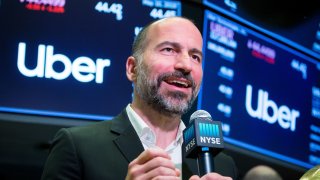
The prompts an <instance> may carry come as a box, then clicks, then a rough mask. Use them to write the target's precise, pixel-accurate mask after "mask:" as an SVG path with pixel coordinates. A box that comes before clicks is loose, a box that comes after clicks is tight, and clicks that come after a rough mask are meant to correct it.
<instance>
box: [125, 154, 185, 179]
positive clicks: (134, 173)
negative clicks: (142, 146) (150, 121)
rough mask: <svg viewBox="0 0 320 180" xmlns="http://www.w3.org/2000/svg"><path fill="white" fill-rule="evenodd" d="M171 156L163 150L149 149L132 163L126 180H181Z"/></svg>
mask: <svg viewBox="0 0 320 180" xmlns="http://www.w3.org/2000/svg"><path fill="white" fill-rule="evenodd" d="M180 174H181V173H180V171H179V170H178V169H177V168H175V166H174V163H173V162H172V161H171V158H170V156H169V155H168V154H167V153H166V152H165V151H164V150H162V149H148V150H145V151H143V152H142V153H141V154H140V155H139V156H138V157H137V158H136V159H134V160H133V161H132V162H130V164H129V167H128V173H127V177H126V180H131V179H177V180H178V179H180V177H179V176H180Z"/></svg>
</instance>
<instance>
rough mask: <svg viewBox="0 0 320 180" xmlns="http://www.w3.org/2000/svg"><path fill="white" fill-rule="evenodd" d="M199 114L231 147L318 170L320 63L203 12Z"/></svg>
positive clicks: (217, 16) (319, 156)
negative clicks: (214, 125)
mask: <svg viewBox="0 0 320 180" xmlns="http://www.w3.org/2000/svg"><path fill="white" fill-rule="evenodd" d="M203 38H204V61H203V73H204V74H203V84H202V87H201V91H200V94H199V98H198V109H204V110H206V111H208V112H210V114H211V115H212V117H213V120H217V121H222V122H223V128H222V129H223V132H224V140H225V142H228V143H230V144H234V145H237V146H240V147H242V148H245V149H248V150H252V151H256V152H259V153H262V154H265V155H268V156H272V157H274V158H277V159H280V160H283V161H286V162H289V163H292V164H295V165H298V166H301V167H305V168H311V167H313V166H314V165H317V164H320V63H319V61H318V60H316V59H313V58H310V57H311V56H306V55H304V54H302V53H300V52H298V51H296V50H293V49H291V48H289V47H287V46H285V45H283V44H280V43H278V42H276V41H274V40H272V39H270V38H268V37H266V36H263V35H261V34H260V33H258V32H256V31H253V30H250V29H248V28H246V27H243V26H241V25H239V24H237V23H235V22H233V21H231V20H229V19H226V18H224V17H222V16H220V15H217V14H215V13H213V12H211V11H208V10H207V11H205V17H204V27H203Z"/></svg>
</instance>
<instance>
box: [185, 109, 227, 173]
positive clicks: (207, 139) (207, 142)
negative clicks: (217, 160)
mask: <svg viewBox="0 0 320 180" xmlns="http://www.w3.org/2000/svg"><path fill="white" fill-rule="evenodd" d="M183 138H184V141H183V150H182V151H183V153H184V156H185V157H187V158H193V159H197V162H198V170H199V174H200V177H201V176H203V175H205V174H208V173H210V172H214V161H213V158H214V156H216V155H217V154H218V153H219V152H220V151H221V150H222V149H223V148H224V141H223V136H222V128H221V122H220V121H213V120H212V118H211V115H210V114H209V113H208V112H207V111H204V110H197V111H195V112H194V113H193V114H192V115H191V117H190V121H189V125H188V127H187V128H186V129H185V130H184V131H183Z"/></svg>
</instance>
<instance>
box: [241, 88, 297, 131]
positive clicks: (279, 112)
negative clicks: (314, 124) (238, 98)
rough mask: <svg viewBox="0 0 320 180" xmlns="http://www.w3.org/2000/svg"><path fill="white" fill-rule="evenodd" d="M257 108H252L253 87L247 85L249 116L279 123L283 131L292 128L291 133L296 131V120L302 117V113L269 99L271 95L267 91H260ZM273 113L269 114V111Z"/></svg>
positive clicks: (271, 122)
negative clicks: (278, 104)
mask: <svg viewBox="0 0 320 180" xmlns="http://www.w3.org/2000/svg"><path fill="white" fill-rule="evenodd" d="M257 100H258V101H257V108H256V109H255V110H254V109H253V108H252V86H251V85H247V91H246V110H247V112H248V114H249V115H250V116H251V117H253V118H258V119H262V120H264V121H267V122H268V123H270V124H274V123H275V122H276V121H278V123H279V125H280V127H282V128H283V129H288V128H290V130H291V131H295V130H296V120H297V118H298V117H299V116H300V112H299V111H297V110H295V109H292V110H290V109H289V107H288V106H285V105H282V106H279V107H278V106H277V104H276V103H275V102H274V101H272V100H271V99H269V93H268V92H267V91H264V90H261V89H259V91H258V98H257ZM269 108H270V109H271V110H272V112H271V114H269V112H268V109H269Z"/></svg>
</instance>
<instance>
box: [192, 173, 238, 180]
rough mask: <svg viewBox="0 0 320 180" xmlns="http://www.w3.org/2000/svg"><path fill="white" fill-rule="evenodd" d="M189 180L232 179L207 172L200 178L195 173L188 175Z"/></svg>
mask: <svg viewBox="0 0 320 180" xmlns="http://www.w3.org/2000/svg"><path fill="white" fill-rule="evenodd" d="M189 180H232V178H231V177H226V176H221V175H220V174H218V173H209V174H206V175H204V176H202V177H201V178H200V177H199V176H197V175H193V176H191V177H190V179H189Z"/></svg>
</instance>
